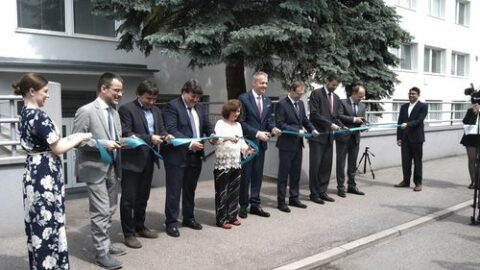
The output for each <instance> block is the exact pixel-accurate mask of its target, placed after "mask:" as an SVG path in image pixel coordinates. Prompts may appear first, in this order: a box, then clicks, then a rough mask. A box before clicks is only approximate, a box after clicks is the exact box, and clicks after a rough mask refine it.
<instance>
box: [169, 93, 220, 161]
mask: <svg viewBox="0 0 480 270" xmlns="http://www.w3.org/2000/svg"><path fill="white" fill-rule="evenodd" d="M194 108H195V111H197V114H198V119H199V121H200V124H199V129H200V134H199V136H202V137H203V136H210V135H211V134H213V133H214V130H213V128H212V124H211V123H210V121H209V120H208V115H207V112H206V110H205V108H204V107H203V105H202V104H199V103H198V104H196V105H195V107H194ZM162 116H163V123H164V124H165V129H166V130H167V132H168V133H169V134H172V135H173V136H174V137H175V138H192V137H193V132H192V128H191V126H190V120H189V118H188V112H187V108H186V107H185V104H184V103H183V100H182V97H181V96H180V97H178V98H175V99H172V100H171V101H170V102H168V103H167V105H166V106H165V108H164V109H163V113H162ZM188 147H189V144H184V145H181V146H177V147H173V146H172V145H165V146H163V145H162V153H163V157H164V162H166V163H169V164H173V165H182V164H186V163H187V162H188V160H187V153H188V151H189V149H188ZM198 154H199V155H203V154H204V152H203V151H199V153H198Z"/></svg>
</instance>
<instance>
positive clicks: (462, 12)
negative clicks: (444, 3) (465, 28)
mask: <svg viewBox="0 0 480 270" xmlns="http://www.w3.org/2000/svg"><path fill="white" fill-rule="evenodd" d="M455 22H456V23H457V24H460V25H469V24H470V1H465V0H457V1H456V5H455Z"/></svg>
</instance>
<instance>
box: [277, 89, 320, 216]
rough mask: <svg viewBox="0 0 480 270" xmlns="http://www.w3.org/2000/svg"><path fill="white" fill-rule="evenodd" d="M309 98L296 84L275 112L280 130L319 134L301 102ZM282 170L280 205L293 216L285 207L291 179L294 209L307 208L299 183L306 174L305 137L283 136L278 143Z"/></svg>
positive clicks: (278, 180)
mask: <svg viewBox="0 0 480 270" xmlns="http://www.w3.org/2000/svg"><path fill="white" fill-rule="evenodd" d="M303 94H305V84H304V83H303V82H294V83H293V84H292V85H291V86H290V91H289V93H288V96H287V97H286V98H284V99H282V100H280V101H279V102H278V104H277V108H276V110H275V120H276V121H275V122H276V126H277V127H278V128H279V129H280V130H282V131H292V132H298V133H299V134H302V133H305V130H306V131H308V132H310V133H312V132H313V133H314V134H318V132H317V131H316V130H315V128H314V127H313V125H312V123H310V121H309V120H308V118H307V115H306V113H305V105H304V104H303V101H302V100H300V98H301V97H302V96H303ZM277 148H278V154H279V155H278V156H279V161H280V162H279V166H278V177H277V202H278V206H277V207H278V209H279V210H280V211H283V212H286V213H289V212H290V208H289V207H288V206H287V204H286V203H285V196H286V190H287V182H288V178H290V198H289V201H288V204H289V205H290V206H294V207H299V208H307V205H305V204H303V203H302V202H300V200H299V198H298V195H299V182H300V174H301V170H302V156H303V137H302V136H301V135H293V134H288V133H286V134H282V135H281V136H280V137H279V138H278V140H277Z"/></svg>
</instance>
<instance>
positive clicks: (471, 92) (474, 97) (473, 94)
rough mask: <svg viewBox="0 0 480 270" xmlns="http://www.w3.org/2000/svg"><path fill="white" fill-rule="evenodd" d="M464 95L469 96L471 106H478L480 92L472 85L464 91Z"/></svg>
mask: <svg viewBox="0 0 480 270" xmlns="http://www.w3.org/2000/svg"><path fill="white" fill-rule="evenodd" d="M464 93H465V95H466V96H470V101H471V102H472V104H480V91H479V90H478V89H475V87H474V86H473V83H471V84H470V87H469V88H466V89H465V92H464Z"/></svg>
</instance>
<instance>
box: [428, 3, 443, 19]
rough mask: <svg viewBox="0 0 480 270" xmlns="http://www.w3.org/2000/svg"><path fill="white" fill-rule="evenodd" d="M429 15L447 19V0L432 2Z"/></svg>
mask: <svg viewBox="0 0 480 270" xmlns="http://www.w3.org/2000/svg"><path fill="white" fill-rule="evenodd" d="M428 14H429V15H430V16H433V17H438V18H443V17H445V0H430V5H429V13H428Z"/></svg>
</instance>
